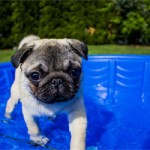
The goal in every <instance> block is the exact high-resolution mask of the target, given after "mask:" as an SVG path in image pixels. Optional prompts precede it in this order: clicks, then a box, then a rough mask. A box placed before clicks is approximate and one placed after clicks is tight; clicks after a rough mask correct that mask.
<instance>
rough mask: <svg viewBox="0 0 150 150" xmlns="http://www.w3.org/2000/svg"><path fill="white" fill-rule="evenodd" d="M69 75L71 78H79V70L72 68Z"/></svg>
mask: <svg viewBox="0 0 150 150" xmlns="http://www.w3.org/2000/svg"><path fill="white" fill-rule="evenodd" d="M70 74H71V76H72V77H73V78H79V77H80V74H81V68H73V69H72V70H71V72H70Z"/></svg>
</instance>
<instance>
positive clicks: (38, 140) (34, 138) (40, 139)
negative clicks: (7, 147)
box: [30, 135, 49, 146]
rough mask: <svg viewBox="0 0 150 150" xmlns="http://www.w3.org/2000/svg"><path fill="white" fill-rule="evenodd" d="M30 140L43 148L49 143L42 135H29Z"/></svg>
mask: <svg viewBox="0 0 150 150" xmlns="http://www.w3.org/2000/svg"><path fill="white" fill-rule="evenodd" d="M30 140H31V141H33V142H34V143H35V144H37V145H41V146H44V145H46V144H47V143H48V142H49V139H48V138H47V137H45V136H43V135H31V136H30Z"/></svg>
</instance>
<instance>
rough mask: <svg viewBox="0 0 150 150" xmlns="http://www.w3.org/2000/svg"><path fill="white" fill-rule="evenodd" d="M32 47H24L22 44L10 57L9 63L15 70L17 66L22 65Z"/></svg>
mask: <svg viewBox="0 0 150 150" xmlns="http://www.w3.org/2000/svg"><path fill="white" fill-rule="evenodd" d="M33 47H34V45H31V46H28V47H27V46H26V44H24V45H23V46H22V47H21V48H20V49H18V50H17V51H16V53H15V54H14V55H13V56H12V57H11V62H12V64H13V66H14V67H15V68H18V66H19V64H21V63H23V62H24V61H25V60H26V58H27V57H28V56H29V55H30V54H31V53H32V51H33Z"/></svg>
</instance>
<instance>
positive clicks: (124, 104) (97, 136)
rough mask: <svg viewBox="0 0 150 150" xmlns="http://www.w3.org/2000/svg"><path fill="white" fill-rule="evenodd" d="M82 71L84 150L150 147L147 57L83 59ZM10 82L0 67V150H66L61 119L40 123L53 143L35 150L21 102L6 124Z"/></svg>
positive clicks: (10, 74) (7, 66)
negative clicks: (85, 125) (85, 114)
mask: <svg viewBox="0 0 150 150" xmlns="http://www.w3.org/2000/svg"><path fill="white" fill-rule="evenodd" d="M83 71H84V97H85V105H86V110H87V116H88V128H87V138H86V142H87V150H103V149H115V150H117V149H118V150H119V149H127V150H137V149H150V56H141V55H100V56H99V55H96V56H89V60H88V61H87V62H86V61H84V60H83ZM13 80H14V69H13V67H12V65H11V63H1V64H0V110H1V111H0V116H1V117H0V119H1V120H0V149H9V150H12V149H13V150H18V149H25V150H27V149H32V150H33V149H40V150H45V149H49V150H69V141H70V134H69V130H68V120H67V117H66V116H65V115H60V116H58V118H55V119H54V120H48V119H41V120H40V123H41V125H42V132H43V133H44V134H45V135H46V136H48V137H49V138H50V139H51V142H50V143H49V144H48V145H47V146H45V147H40V146H37V147H35V146H34V145H33V144H32V143H31V142H30V141H29V136H28V134H27V128H26V125H25V123H24V120H23V116H22V112H21V105H20V104H19V105H18V106H17V108H16V109H15V111H14V119H13V120H10V121H8V122H7V121H6V120H5V118H4V117H3V115H4V110H5V105H6V101H7V99H8V98H9V95H10V87H11V84H12V82H13ZM16 92H17V91H16Z"/></svg>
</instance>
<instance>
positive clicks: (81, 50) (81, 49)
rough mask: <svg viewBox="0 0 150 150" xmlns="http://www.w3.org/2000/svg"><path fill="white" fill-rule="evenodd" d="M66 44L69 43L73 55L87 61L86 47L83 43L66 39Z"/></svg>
mask: <svg viewBox="0 0 150 150" xmlns="http://www.w3.org/2000/svg"><path fill="white" fill-rule="evenodd" d="M67 42H68V43H69V45H70V46H71V48H72V49H73V50H74V51H75V53H77V54H78V55H79V56H81V57H83V58H84V59H85V60H87V59H88V47H87V45H86V44H85V43H83V42H81V41H79V40H76V39H67Z"/></svg>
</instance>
